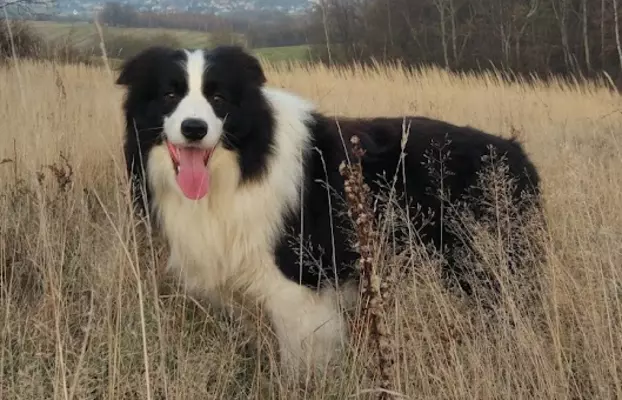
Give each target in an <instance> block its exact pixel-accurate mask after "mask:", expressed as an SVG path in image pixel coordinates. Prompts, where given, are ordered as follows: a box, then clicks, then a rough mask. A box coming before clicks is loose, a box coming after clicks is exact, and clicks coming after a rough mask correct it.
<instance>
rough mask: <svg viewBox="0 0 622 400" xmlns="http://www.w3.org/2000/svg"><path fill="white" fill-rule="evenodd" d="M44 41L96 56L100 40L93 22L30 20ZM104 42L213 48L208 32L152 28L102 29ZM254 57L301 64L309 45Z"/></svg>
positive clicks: (270, 49) (241, 40)
mask: <svg viewBox="0 0 622 400" xmlns="http://www.w3.org/2000/svg"><path fill="white" fill-rule="evenodd" d="M28 23H29V25H31V26H32V27H33V28H34V29H35V30H36V31H37V32H39V33H40V34H41V35H42V36H43V38H45V39H46V40H48V41H50V42H55V43H68V44H69V45H72V46H75V47H77V48H80V49H83V50H87V51H88V52H93V54H99V53H100V50H99V43H100V37H99V34H98V32H97V29H96V27H95V25H94V24H93V23H90V22H76V23H60V22H53V21H29V22H28ZM103 34H104V40H106V39H107V38H111V37H114V36H119V35H124V36H125V35H128V36H134V37H140V38H145V39H149V38H155V37H157V36H158V35H161V34H167V35H171V36H173V37H175V38H176V39H177V40H178V41H179V43H180V44H181V45H182V46H184V47H188V48H206V47H210V46H212V45H213V43H212V41H211V36H210V34H209V33H207V32H198V31H190V30H183V29H154V28H117V27H106V26H104V27H103ZM237 40H238V41H239V43H241V44H243V43H244V37H243V36H242V35H237ZM253 51H254V52H255V54H257V55H258V56H260V57H262V58H263V59H265V60H266V61H269V62H278V61H300V60H305V59H307V58H308V56H309V46H306V45H301V46H283V47H267V48H257V49H254V50H253Z"/></svg>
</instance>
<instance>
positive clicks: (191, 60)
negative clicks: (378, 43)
mask: <svg viewBox="0 0 622 400" xmlns="http://www.w3.org/2000/svg"><path fill="white" fill-rule="evenodd" d="M265 83H266V77H265V76H264V72H263V70H262V67H261V65H260V63H259V61H258V60H257V59H256V58H254V57H253V56H251V55H250V54H248V53H247V52H245V51H244V50H243V49H241V48H239V47H235V46H222V47H217V48H214V49H211V50H184V49H171V48H165V47H157V46H156V47H151V48H148V49H146V50H144V51H142V52H141V53H140V54H138V55H136V56H135V57H133V58H131V59H129V60H127V61H126V62H125V64H124V65H123V66H122V68H121V71H120V74H119V77H118V80H117V84H119V85H123V86H125V87H126V88H127V91H126V97H125V101H124V105H123V110H124V113H125V121H126V136H125V157H126V161H127V168H128V173H129V175H130V177H131V178H132V182H133V184H132V186H133V187H132V192H133V197H134V199H135V201H136V202H137V203H138V204H139V205H144V206H146V207H147V209H148V210H149V212H150V213H152V215H153V216H154V217H155V221H156V222H157V224H158V226H160V227H161V229H162V230H163V233H164V234H165V237H166V238H167V241H168V244H169V247H170V258H169V262H168V268H169V270H172V271H175V272H176V273H177V274H179V275H180V278H181V280H182V282H184V283H185V285H186V287H187V288H188V289H190V290H196V291H199V292H200V293H202V294H203V295H205V296H206V297H208V298H209V299H211V300H212V301H214V302H216V303H221V304H229V303H230V302H232V301H233V299H234V298H235V299H236V300H239V299H244V301H249V302H251V304H259V305H261V306H262V307H264V308H265V310H267V314H268V315H269V318H270V321H271V323H272V325H273V327H274V330H275V333H276V335H277V338H278V341H279V351H280V357H281V360H282V362H284V363H285V365H291V366H295V365H299V364H298V363H299V362H301V361H303V362H305V363H306V362H310V361H312V362H314V363H315V365H317V363H319V362H324V361H326V360H327V359H329V358H330V357H331V356H332V354H333V353H334V352H335V351H336V350H338V349H339V348H340V346H341V345H342V343H343V340H344V339H345V338H346V337H347V332H346V328H345V326H346V324H345V320H344V318H343V316H342V313H341V312H340V299H343V298H345V299H348V298H349V299H350V300H352V298H353V297H352V296H338V294H343V293H350V294H355V293H356V290H355V289H356V288H357V286H356V285H355V284H352V282H356V281H357V280H356V275H355V274H353V272H354V271H355V268H354V266H353V265H354V264H355V262H356V260H357V257H358V253H357V252H356V250H355V249H354V248H353V245H352V243H353V240H352V238H351V237H350V234H351V230H352V229H351V228H352V224H351V222H350V221H349V219H348V216H347V212H345V211H346V210H345V203H344V183H343V178H342V176H341V175H340V173H339V165H340V164H341V163H342V161H343V160H344V159H346V158H347V155H348V152H350V151H351V149H350V138H351V137H352V136H353V135H358V136H359V138H360V140H361V144H362V147H363V148H364V149H365V151H366V154H365V156H364V157H363V160H362V163H363V169H364V177H365V179H366V181H367V183H368V185H369V186H370V188H371V190H372V193H374V194H379V193H381V191H382V186H381V185H380V184H379V183H377V182H378V178H379V177H380V176H387V177H389V178H390V177H393V176H395V175H396V174H397V175H398V176H400V178H399V179H396V181H395V182H396V190H397V191H398V193H400V194H402V195H406V196H405V197H407V198H409V201H410V203H409V204H410V205H408V206H409V207H413V210H415V209H416V207H418V206H421V207H423V208H426V209H430V210H433V211H434V210H438V209H439V207H440V202H441V200H439V198H438V196H435V195H434V190H435V189H438V187H437V186H438V183H436V182H435V180H434V179H432V178H431V177H430V175H429V173H428V170H427V168H426V166H425V165H424V164H425V163H424V159H425V157H426V152H427V151H429V150H431V149H432V148H433V146H434V144H433V143H434V142H435V141H438V142H439V143H440V142H443V141H445V140H446V141H447V145H446V147H445V150H446V151H448V152H449V153H450V157H449V158H448V160H447V161H446V163H447V165H446V168H447V169H448V170H450V171H452V175H451V176H449V177H448V178H447V179H446V180H445V183H444V185H446V186H447V188H449V189H450V191H451V194H452V196H455V197H456V198H459V197H460V196H463V197H464V196H466V195H467V194H469V193H470V188H471V187H472V186H473V185H474V184H475V182H476V180H477V176H478V172H479V171H480V169H481V166H482V158H483V157H484V156H486V155H488V154H489V151H490V149H489V146H493V147H494V148H496V150H497V152H498V153H502V154H504V155H505V156H506V158H507V161H508V165H509V172H510V174H511V175H512V176H513V177H514V178H515V179H516V182H517V185H516V193H515V196H516V198H517V199H518V196H520V192H523V191H527V192H529V193H534V194H535V193H537V192H538V190H539V189H538V185H539V178H538V173H537V171H536V169H535V167H534V166H533V164H532V163H531V162H530V160H529V159H528V157H527V155H526V154H525V152H524V151H523V149H522V147H521V145H520V144H519V143H517V142H516V141H515V140H513V139H503V138H500V137H497V136H493V135H490V134H487V133H484V132H481V131H479V130H476V129H473V128H470V127H459V126H455V125H451V124H449V123H446V122H442V121H437V120H432V119H428V118H422V117H406V118H405V119H404V118H373V119H346V118H341V117H330V116H324V115H322V114H320V113H319V112H318V111H316V109H315V107H314V105H313V104H312V103H310V102H309V101H307V100H304V99H302V98H300V97H297V96H295V95H293V94H291V93H288V92H286V91H283V90H277V89H274V88H269V87H266V86H265V85H264V84H265ZM405 126H406V127H407V128H408V135H407V137H406V138H407V142H406V144H405V147H404V148H402V144H403V143H402V139H403V132H404V127H405ZM346 148H347V150H345V149H346ZM402 154H405V156H404V158H403V161H402V162H403V167H400V168H398V163H399V162H400V157H401V156H402ZM400 171H406V174H405V175H406V176H405V177H404V176H401V172H400ZM471 194H472V193H471ZM404 204H405V205H406V203H404ZM415 214H418V213H416V212H413V213H412V215H415ZM419 214H420V213H419ZM413 222H414V223H415V224H420V223H421V221H419V220H416V218H415V217H413ZM433 222H435V224H432V225H428V226H426V227H424V228H422V230H421V234H422V235H423V237H424V238H427V240H430V241H431V242H432V244H433V245H435V246H436V247H437V248H440V247H441V240H443V243H444V245H452V233H451V232H450V231H448V230H447V229H445V228H444V227H443V225H442V224H441V223H440V217H439V215H438V213H436V214H435V215H434V217H433ZM296 238H298V239H299V240H300V241H302V242H304V243H298V244H293V243H294V242H295V241H294V240H292V239H296ZM441 238H442V239H441ZM454 242H457V240H454ZM303 244H304V247H305V249H308V250H305V252H306V253H310V256H311V258H312V259H313V260H314V261H315V263H316V264H317V265H315V266H311V265H308V263H306V262H304V261H303V260H302V255H301V250H300V248H301V247H300V246H302V245H303ZM454 244H455V243H454ZM308 255H309V254H308ZM337 288H341V289H342V290H336V289H337ZM343 288H350V289H349V291H348V290H346V291H345V292H344V290H343ZM354 298H355V297H354ZM309 357H310V358H309Z"/></svg>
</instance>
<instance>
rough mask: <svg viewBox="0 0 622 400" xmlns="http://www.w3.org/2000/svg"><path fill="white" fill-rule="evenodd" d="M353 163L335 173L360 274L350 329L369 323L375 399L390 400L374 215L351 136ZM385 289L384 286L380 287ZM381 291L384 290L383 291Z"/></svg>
mask: <svg viewBox="0 0 622 400" xmlns="http://www.w3.org/2000/svg"><path fill="white" fill-rule="evenodd" d="M350 142H351V143H352V153H353V160H352V162H351V163H350V164H346V162H343V163H342V164H341V165H340V167H339V172H340V173H341V175H342V176H343V178H344V185H345V187H344V189H345V194H346V201H347V204H348V215H349V216H350V218H352V220H353V221H354V228H355V231H356V235H357V238H358V246H357V247H358V250H359V254H360V262H359V268H360V275H361V299H362V302H361V314H360V315H359V318H358V319H357V323H356V325H355V327H354V329H355V331H357V332H361V331H362V328H363V327H365V326H367V324H369V327H370V338H371V339H372V342H373V343H374V345H375V350H376V355H377V357H378V369H379V372H380V380H381V382H380V388H381V391H380V393H379V397H378V398H379V399H392V398H394V396H393V394H392V393H394V392H393V391H392V388H391V386H392V381H393V376H394V375H393V366H394V364H395V363H394V359H393V352H392V350H391V341H390V338H389V330H388V326H387V323H386V320H385V318H384V316H385V313H384V310H383V296H382V293H381V279H380V276H379V274H378V270H377V269H376V268H375V265H374V264H375V263H374V249H375V248H376V246H375V241H376V232H375V230H374V214H373V211H372V208H371V206H370V203H369V202H370V198H371V196H370V189H369V186H368V185H367V184H365V181H364V179H363V166H362V164H361V159H362V157H363V155H364V154H365V151H364V150H363V148H362V147H361V142H360V139H359V138H358V137H357V136H352V138H351V139H350ZM384 286H386V285H384ZM383 289H384V288H383Z"/></svg>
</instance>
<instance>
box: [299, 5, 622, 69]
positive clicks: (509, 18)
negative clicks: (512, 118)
mask: <svg viewBox="0 0 622 400" xmlns="http://www.w3.org/2000/svg"><path fill="white" fill-rule="evenodd" d="M618 3H619V1H618V0H589V1H588V0H320V2H319V5H318V7H316V9H315V10H314V11H313V17H312V21H313V22H312V24H311V27H310V29H311V32H312V38H313V39H312V40H313V41H314V42H315V43H316V44H319V45H320V46H317V47H316V49H317V51H318V52H319V53H320V54H319V55H320V56H321V58H322V59H324V60H325V61H328V62H333V63H344V62H345V63H347V62H352V61H357V62H362V63H365V62H369V61H370V60H374V59H375V60H380V61H383V60H390V61H395V60H400V61H402V62H403V63H405V64H407V65H412V64H435V65H439V66H442V67H444V68H447V69H451V70H456V71H473V70H481V69H489V68H493V67H494V68H498V69H504V70H507V71H512V72H514V73H517V74H522V75H534V74H536V75H541V76H546V75H548V74H556V75H566V76H570V75H573V76H577V75H580V76H584V77H593V76H596V75H598V74H601V73H602V72H606V73H608V74H609V75H610V76H612V77H614V79H618V81H621V80H622V75H621V73H620V72H621V71H622V49H621V47H622V46H621V44H620V21H619V19H620V18H622V7H621V5H620V4H618ZM620 3H622V1H620Z"/></svg>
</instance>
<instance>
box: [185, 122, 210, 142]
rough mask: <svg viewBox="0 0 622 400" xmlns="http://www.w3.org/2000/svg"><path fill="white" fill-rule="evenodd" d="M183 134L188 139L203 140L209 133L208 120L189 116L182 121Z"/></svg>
mask: <svg viewBox="0 0 622 400" xmlns="http://www.w3.org/2000/svg"><path fill="white" fill-rule="evenodd" d="M181 134H182V135H184V137H185V138H186V139H188V140H201V139H203V138H204V137H205V135H207V122H205V121H203V120H201V119H197V118H188V119H185V120H183V121H182V123H181Z"/></svg>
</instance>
